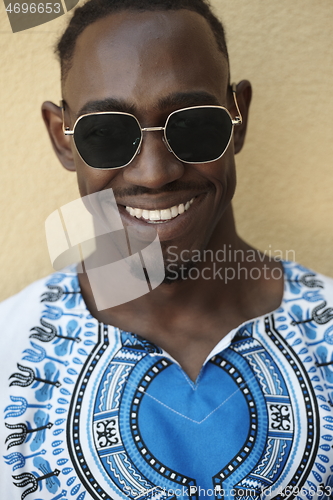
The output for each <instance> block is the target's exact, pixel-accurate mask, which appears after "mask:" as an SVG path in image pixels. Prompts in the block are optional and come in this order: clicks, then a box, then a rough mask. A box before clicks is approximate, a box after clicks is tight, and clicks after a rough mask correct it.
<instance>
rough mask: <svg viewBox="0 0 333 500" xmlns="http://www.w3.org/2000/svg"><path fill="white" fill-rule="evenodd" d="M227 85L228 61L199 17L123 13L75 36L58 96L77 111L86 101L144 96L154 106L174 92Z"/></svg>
mask: <svg viewBox="0 0 333 500" xmlns="http://www.w3.org/2000/svg"><path fill="white" fill-rule="evenodd" d="M227 83H228V63H227V61H226V59H225V57H224V55H223V54H222V53H221V52H220V50H219V49H218V46H217V43H216V40H215V37H214V35H213V33H212V31H211V28H210V26H209V25H208V23H207V21H206V20H205V19H204V18H203V17H202V16H200V15H199V14H197V13H195V12H191V11H187V10H179V11H157V12H156V11H153V12H151V11H147V12H133V11H123V12H119V13H117V14H112V15H110V16H108V17H106V18H103V19H101V20H99V21H97V22H95V23H93V24H92V25H90V26H88V27H87V28H86V29H85V31H84V32H83V33H82V34H81V35H80V36H79V38H78V40H77V44H76V48H75V52H74V58H73V64H72V67H71V69H70V71H69V73H68V76H67V79H66V82H65V85H64V98H65V99H66V100H67V101H68V102H69V104H70V106H71V108H72V109H73V110H75V112H76V113H77V112H78V110H79V109H81V108H82V107H84V106H85V105H86V104H87V103H88V102H90V101H98V100H105V99H106V98H110V97H111V98H118V99H119V100H122V101H128V103H129V105H131V104H132V103H140V102H142V103H144V102H146V103H147V105H148V100H149V99H148V98H150V99H151V102H153V101H154V103H155V104H156V103H157V102H158V101H163V98H166V96H168V95H171V94H176V93H186V92H192V93H193V92H208V93H211V94H214V95H215V96H217V94H218V93H220V92H221V89H222V88H223V89H226V87H227ZM218 99H219V100H220V97H219V98H218ZM149 106H150V104H149Z"/></svg>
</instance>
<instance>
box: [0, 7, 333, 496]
mask: <svg viewBox="0 0 333 500" xmlns="http://www.w3.org/2000/svg"><path fill="white" fill-rule="evenodd" d="M58 53H59V56H60V59H61V67H62V92H63V104H62V107H58V106H56V105H55V104H52V103H50V102H46V103H44V104H43V118H44V121H45V123H46V126H47V129H48V132H49V134H50V138H51V141H52V145H53V148H54V150H55V152H56V154H57V156H58V158H59V159H60V161H61V163H62V164H63V166H64V167H65V168H67V169H69V170H75V171H76V173H77V178H78V184H79V188H80V194H81V196H82V197H85V196H91V195H94V194H96V193H103V192H104V191H105V192H107V190H109V189H112V192H113V195H114V197H115V200H116V203H117V207H118V210H119V214H120V216H121V220H122V223H123V225H124V226H125V227H126V228H127V230H130V229H131V228H132V229H133V230H137V231H138V232H140V231H142V232H144V231H145V230H146V229H147V228H148V226H149V228H151V227H153V228H154V229H155V230H156V232H157V234H158V238H159V241H160V243H161V247H162V252H163V259H164V266H165V280H164V283H162V284H161V285H160V286H159V287H157V288H155V289H154V290H152V291H151V292H150V293H148V294H145V295H143V296H141V297H139V298H137V299H135V300H132V301H130V302H126V303H123V304H121V305H117V306H116V307H109V308H104V309H100V308H98V307H97V305H96V301H95V297H94V291H93V287H92V285H91V281H90V279H89V273H88V272H87V273H86V272H84V273H80V274H78V275H77V273H76V271H75V269H74V268H73V267H72V268H70V269H69V270H66V271H64V272H59V273H57V274H55V275H53V276H51V277H49V278H48V279H47V280H43V281H42V282H41V283H37V284H35V285H33V286H32V288H30V289H28V291H24V292H22V293H23V294H24V295H19V296H17V297H14V298H12V299H10V300H9V301H7V302H6V303H4V304H3V305H2V311H1V314H2V318H3V324H4V325H5V326H6V329H7V331H6V339H8V341H7V342H8V346H7V347H5V348H4V355H3V364H4V372H5V373H6V375H8V376H9V382H8V381H7V380H6V381H5V382H6V383H5V384H3V391H4V392H5V393H6V394H7V395H8V396H7V400H6V407H5V409H4V410H5V426H4V428H3V435H4V441H5V449H4V453H3V454H4V461H5V462H6V463H7V466H6V468H5V465H3V467H2V469H3V472H2V473H3V479H2V484H3V488H4V490H3V491H4V492H5V493H4V495H5V498H8V499H9V498H10V499H14V498H22V499H23V498H25V497H27V496H28V495H31V497H30V498H34V499H37V496H36V495H39V497H40V498H43V500H47V499H51V498H52V499H56V498H62V497H63V498H65V497H66V498H76V499H77V500H83V499H84V498H85V499H87V498H93V499H111V498H115V499H118V498H127V497H129V498H133V499H137V498H154V499H155V498H156V499H157V498H189V497H190V498H193V499H195V498H208V497H216V498H224V497H226V498H227V497H237V498H241V497H244V496H246V497H253V498H259V497H262V498H264V497H266V496H267V497H278V498H286V497H296V496H299V497H300V498H304V497H306V498H309V499H310V498H312V496H323V495H324V496H326V497H329V496H330V495H331V488H332V484H333V481H331V475H330V473H331V469H330V467H331V466H332V465H333V464H332V452H331V444H330V442H331V441H332V440H333V434H332V430H333V426H332V425H331V422H332V420H333V417H332V416H331V406H332V405H331V402H332V404H333V400H332V395H331V392H330V389H331V385H330V384H331V379H332V377H333V372H332V371H331V369H330V366H329V365H330V363H331V360H332V359H333V356H332V348H331V346H332V344H333V342H332V332H333V323H332V319H333V309H332V304H333V287H332V280H330V279H328V278H324V277H322V276H316V275H315V274H314V273H312V272H311V271H309V270H306V269H304V268H302V267H301V266H297V265H296V264H293V263H288V262H284V263H279V262H276V261H274V260H271V259H269V258H268V257H267V256H266V255H263V254H261V253H260V252H258V251H255V250H254V249H252V248H251V247H250V246H249V245H248V244H247V243H245V242H244V241H243V240H242V239H241V238H240V237H239V236H238V234H237V232H236V228H235V223H234V219H233V213H232V207H231V200H232V197H233V194H234V191H235V160H234V155H235V154H236V153H238V152H239V151H240V150H241V148H242V146H243V143H244V139H245V133H246V125H247V116H248V110H249V105H250V100H251V87H250V84H249V82H247V81H241V82H240V83H239V84H238V85H237V87H234V86H231V85H230V81H229V62H228V54H227V49H226V45H225V40H224V35H223V28H222V26H221V25H220V23H219V21H218V20H217V19H216V18H215V17H214V16H213V14H212V13H211V11H210V10H209V8H208V6H207V5H206V3H205V2H204V1H202V0H177V1H171V0H160V1H156V2H155V1H154V2H152V1H151V0H140V1H139V0H126V1H124V0H122V1H120V0H119V1H117V0H114V1H113V2H111V1H110V0H109V1H107V0H103V1H99V2H97V1H96V0H91V1H90V2H88V3H87V4H86V5H85V6H83V7H82V8H81V9H78V10H77V11H76V13H75V15H74V17H73V19H72V21H71V23H70V25H69V27H68V28H67V30H66V32H65V34H64V35H63V37H62V39H61V40H60V42H59V45H58ZM101 116H103V118H102V120H103V125H101V122H100V118H101ZM140 128H141V129H144V130H143V131H142V130H140ZM133 129H135V131H136V134H137V135H135V134H134V135H133V134H132V130H133ZM184 129H185V132H184ZM115 130H116V132H115ZM91 131H92V132H91ZM114 135H115V136H116V139H115V138H114ZM72 136H73V137H72ZM105 137H106V139H105ZM101 138H102V139H101ZM133 139H134V140H133ZM89 141H90V142H89ZM111 141H113V142H114V147H113V148H111V147H110V148H109V149H108V144H109V143H110V142H111ZM87 144H88V145H89V147H86V146H87ZM124 144H125V145H126V146H127V147H124V146H123V145H124ZM221 144H222V146H221ZM121 146H122V147H121ZM131 148H132V150H131V151H130V153H127V151H128V150H130V149H131ZM119 151H120V153H119ZM116 153H117V154H116ZM101 158H102V159H101ZM221 261H222V265H221ZM193 270H195V271H196V272H195V273H194V272H193ZM119 286H120V287H121V284H119ZM18 304H20V307H23V310H22V309H21V310H20V320H19V321H18V319H16V318H15V311H16V309H17V307H18ZM22 304H23V306H22ZM22 317H24V318H25V320H24V322H22ZM13 338H15V339H17V342H15V345H13V344H12V341H11V339H13ZM39 488H40V489H42V492H41V493H40V494H38V493H36V492H37V490H38V489H39Z"/></svg>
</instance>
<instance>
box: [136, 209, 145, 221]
mask: <svg viewBox="0 0 333 500" xmlns="http://www.w3.org/2000/svg"><path fill="white" fill-rule="evenodd" d="M142 212H143V210H142V209H141V208H135V209H134V216H135V217H137V218H138V219H140V217H141V216H142Z"/></svg>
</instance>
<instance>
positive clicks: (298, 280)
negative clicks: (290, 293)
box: [283, 261, 333, 301]
mask: <svg viewBox="0 0 333 500" xmlns="http://www.w3.org/2000/svg"><path fill="white" fill-rule="evenodd" d="M283 267H284V273H285V281H286V282H288V283H289V285H290V286H292V285H293V284H300V285H304V286H305V287H306V288H307V289H309V290H311V289H321V290H322V291H324V290H325V296H327V298H331V299H332V301H333V278H331V277H329V276H326V275H324V274H321V273H319V272H316V271H314V270H313V269H310V268H307V267H304V266H303V265H301V264H298V263H297V262H291V261H290V262H284V263H283Z"/></svg>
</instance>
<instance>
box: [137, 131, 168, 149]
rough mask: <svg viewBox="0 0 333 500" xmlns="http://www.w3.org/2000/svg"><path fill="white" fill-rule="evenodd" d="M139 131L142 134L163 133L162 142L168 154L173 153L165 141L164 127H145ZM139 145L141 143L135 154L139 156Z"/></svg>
mask: <svg viewBox="0 0 333 500" xmlns="http://www.w3.org/2000/svg"><path fill="white" fill-rule="evenodd" d="M141 131H142V134H143V132H163V136H162V141H163V142H164V144H165V146H166V148H167V150H168V151H169V152H170V153H172V152H173V151H172V149H171V148H170V146H169V143H168V141H167V140H166V137H165V127H145V128H142V129H141ZM141 145H142V143H141V144H140V148H139V150H138V152H137V154H140V151H141Z"/></svg>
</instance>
